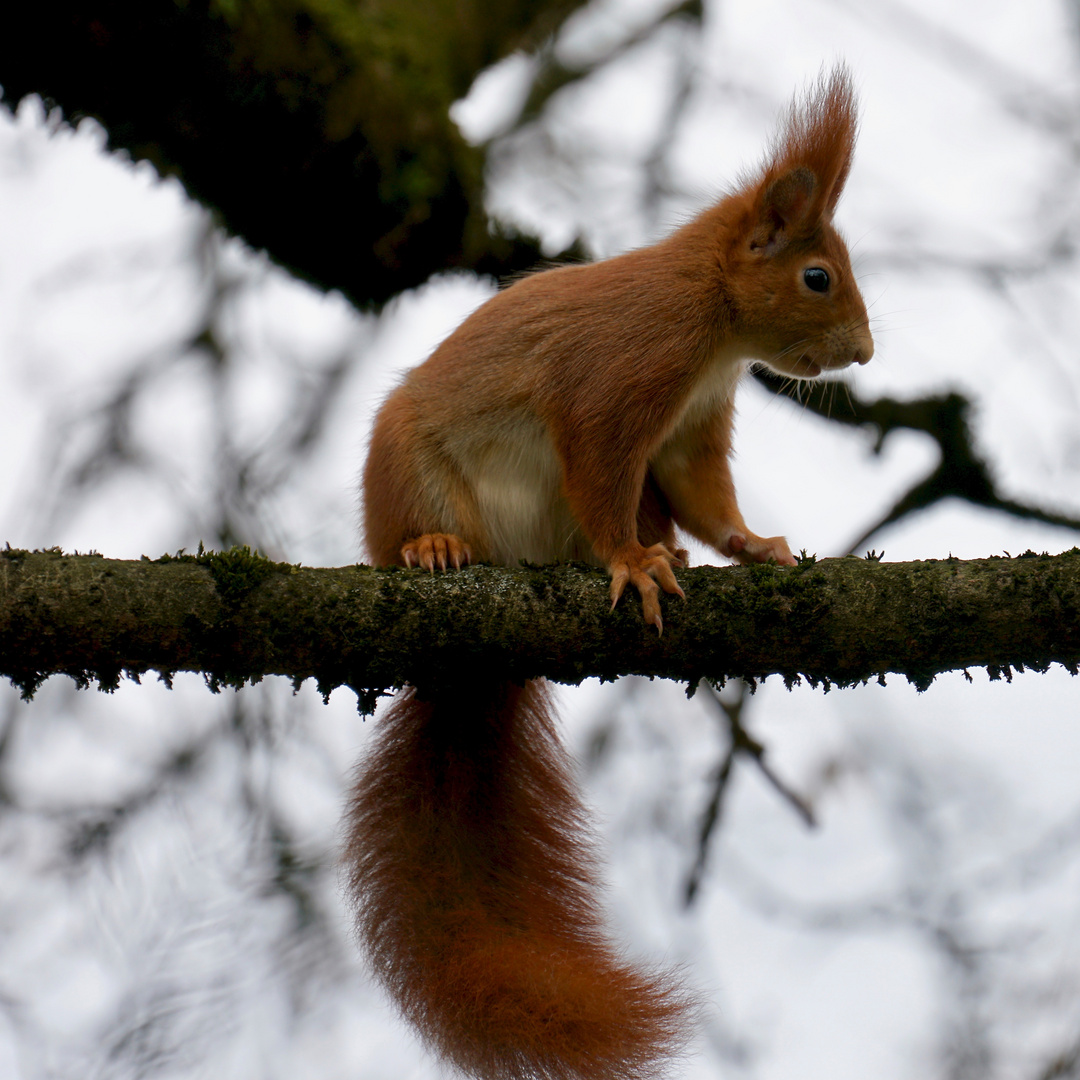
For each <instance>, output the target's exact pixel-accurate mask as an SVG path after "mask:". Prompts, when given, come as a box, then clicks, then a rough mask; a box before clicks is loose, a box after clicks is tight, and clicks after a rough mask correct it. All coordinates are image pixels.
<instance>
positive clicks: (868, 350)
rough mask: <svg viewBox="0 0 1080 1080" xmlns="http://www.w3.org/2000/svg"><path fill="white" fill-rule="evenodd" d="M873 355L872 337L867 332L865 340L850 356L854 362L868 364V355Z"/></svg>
mask: <svg viewBox="0 0 1080 1080" xmlns="http://www.w3.org/2000/svg"><path fill="white" fill-rule="evenodd" d="M873 355H874V339H873V338H872V337H871V336H870V335H869V334H867V335H866V340H865V341H863V342H862V344H861V345H860V346H859V347H858V348H857V349H856V350H855V356H854V357H853V358H852V363H854V364H868V363H869V362H870V357H871V356H873Z"/></svg>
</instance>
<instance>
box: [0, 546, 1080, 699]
mask: <svg viewBox="0 0 1080 1080" xmlns="http://www.w3.org/2000/svg"><path fill="white" fill-rule="evenodd" d="M679 580H680V582H681V583H682V585H683V588H684V589H685V590H686V594H687V595H686V600H685V601H683V600H678V599H676V598H666V599H665V602H664V633H663V636H661V637H658V636H657V634H656V632H655V631H654V630H653V629H652V628H651V627H648V626H646V625H645V623H644V622H643V621H642V619H641V615H640V611H639V609H638V605H637V604H636V603H635V602H634V600H633V598H631V597H629V596H628V597H626V598H625V599H624V600H623V601H622V602H621V603H620V604H619V606H618V608H617V609H616V610H615V611H614V612H612V611H610V610H609V603H608V582H607V575H606V574H604V573H603V572H602V571H600V570H595V569H592V568H588V567H581V566H561V567H522V568H516V569H506V568H500V567H470V568H467V569H464V570H460V571H455V572H449V573H445V574H436V575H434V576H431V575H428V574H425V573H422V572H420V571H405V570H397V569H389V570H375V569H372V568H371V567H366V566H345V567H337V568H328V569H309V568H304V567H299V566H289V565H286V564H280V563H273V562H271V561H269V560H267V559H263V558H262V557H261V556H258V555H253V554H252V553H250V552H248V551H247V550H246V549H234V550H233V551H230V552H225V553H222V554H206V553H200V554H199V555H197V556H180V557H165V558H163V559H159V560H157V561H150V560H149V559H143V560H141V561H138V562H131V561H120V560H113V559H105V558H102V557H101V556H97V555H62V554H60V553H59V552H56V551H47V552H33V553H31V552H25V551H14V550H8V551H6V552H0V674H3V675H5V676H7V677H8V678H9V679H11V680H12V681H13V682H14V683H15V684H16V685H18V686H19V687H21V688H22V690H23V692H24V694H25V695H27V696H29V695H30V694H32V693H33V691H34V690H35V689H36V687H37V686H38V685H39V684H40V683H41V682H42V681H43V680H44V679H45V678H47V677H48V676H49V675H52V674H57V673H63V674H67V675H70V676H71V677H72V678H74V679H75V680H76V681H78V682H79V683H80V684H82V685H88V684H90V683H91V682H97V683H98V684H99V685H100V686H101V687H102V688H104V689H110V688H113V687H115V686H116V685H117V683H118V681H119V679H120V678H121V677H122V676H124V675H128V676H133V677H138V676H140V675H142V674H144V673H145V672H148V671H157V672H159V673H160V674H161V675H162V676H163V677H164V678H165V679H166V680H168V679H169V678H170V677H171V675H172V674H173V673H175V672H177V671H199V672H202V673H203V674H204V675H205V677H206V679H207V682H208V684H209V685H210V686H211V687H212V688H214V689H217V688H220V687H221V686H240V685H243V684H244V683H246V682H254V681H258V680H259V679H261V678H262V677H263V676H265V675H284V676H286V677H288V678H290V679H292V680H294V682H296V683H297V684H299V683H300V682H302V681H303V680H305V679H308V678H314V679H315V680H317V682H318V685H319V687H320V689H321V690H322V691H323V692H324V693H328V692H329V691H330V690H332V689H333V688H335V687H337V686H340V685H349V686H351V687H353V688H354V689H355V690H356V691H357V692H358V694H360V696H361V702H362V704H363V705H364V706H365V707H369V706H370V705H371V703H372V702H373V700H374V697H375V695H377V694H378V693H380V692H383V691H385V690H388V689H389V688H391V687H395V686H399V685H401V684H402V683H403V682H413V683H417V684H419V685H421V686H423V685H425V684H430V683H433V682H437V681H439V680H441V679H445V678H447V677H448V676H450V675H451V674H453V675H454V676H456V677H460V676H461V674H462V673H463V672H464V673H466V674H468V673H469V672H471V671H475V672H476V673H477V674H478V675H480V674H485V675H486V674H490V673H491V672H498V673H500V674H503V675H505V676H506V677H508V678H514V679H523V678H527V677H531V676H538V675H546V676H547V677H548V678H551V679H554V680H557V681H559V682H566V683H577V682H580V681H581V680H582V679H585V678H588V677H590V676H599V677H600V678H603V679H613V678H616V677H618V676H620V675H629V674H638V675H648V676H650V677H652V676H658V677H662V678H670V679H678V680H682V681H685V682H687V683H688V685H691V686H693V685H696V684H697V682H698V680H700V679H701V678H707V679H710V680H713V681H715V682H717V683H719V682H722V681H723V680H724V679H726V678H731V677H735V676H738V677H742V678H744V679H749V680H758V679H761V678H764V677H765V676H768V675H773V674H775V675H779V676H781V677H782V678H783V679H784V680H785V681H786V682H788V683H789V684H790V683H793V682H796V681H799V680H800V679H805V680H808V681H809V682H811V683H813V684H815V685H817V684H823V685H825V686H826V687H829V686H847V685H851V684H854V683H857V682H862V681H865V680H867V679H871V678H879V677H884V675H885V674H886V673H889V672H898V673H901V674H903V675H905V676H906V677H907V678H908V679H909V680H910V681H912V682H914V683H915V684H916V685H918V686H920V687H922V686H926V685H928V684H929V683H930V682H931V681H932V679H933V677H934V676H935V675H936V674H938V673H939V672H943V671H948V670H953V669H966V668H969V667H973V666H984V667H986V668H987V669H988V670H989V671H990V673H991V676H992V677H999V676H1001V675H1005V676H1006V677H1008V676H1010V675H1011V672H1012V671H1013V670H1023V669H1025V668H1034V669H1036V670H1039V671H1043V670H1045V669H1046V668H1047V667H1049V665H1050V664H1053V663H1060V664H1063V665H1065V666H1066V667H1067V668H1068V669H1069V670H1070V671H1072V672H1073V673H1075V672H1076V669H1077V664H1078V662H1080V550H1077V549H1074V550H1073V551H1071V552H1067V553H1066V554H1064V555H1055V556H1048V555H1035V554H1033V553H1029V554H1027V555H1024V556H1021V557H1019V558H991V559H979V560H973V561H960V560H959V559H947V560H938V561H928V562H911V563H882V562H877V561H874V560H872V559H869V560H864V559H856V558H851V557H848V558H845V559H827V560H824V561H821V562H817V561H815V560H813V559H804V560H803V561H802V562H801V563H800V565H799V566H797V567H792V568H784V567H777V566H773V565H768V566H756V567H700V568H697V569H689V570H684V571H681V572H680V573H679Z"/></svg>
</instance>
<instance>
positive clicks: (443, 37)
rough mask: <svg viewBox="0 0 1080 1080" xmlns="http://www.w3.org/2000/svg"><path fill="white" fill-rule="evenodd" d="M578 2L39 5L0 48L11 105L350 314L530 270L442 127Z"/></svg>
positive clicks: (20, 15) (20, 16)
mask: <svg viewBox="0 0 1080 1080" xmlns="http://www.w3.org/2000/svg"><path fill="white" fill-rule="evenodd" d="M581 3H582V0H500V3H498V4H489V3H485V2H483V0H368V2H366V3H363V4H357V3H353V2H350V0H317V2H316V0H184V2H180V0H56V2H54V3H48V4H41V3H17V4H14V5H10V6H9V7H8V8H7V9H6V10H5V19H4V26H3V31H2V32H0V85H2V86H3V94H4V99H5V100H6V101H7V102H8V103H9V104H11V105H14V104H16V103H17V102H19V101H20V100H21V99H22V98H23V97H24V96H25V95H27V94H32V93H37V94H40V95H41V96H42V97H43V98H45V100H46V101H47V102H48V103H50V104H56V105H59V106H60V107H61V108H62V109H63V111H64V114H65V115H66V116H67V117H68V118H69V119H72V120H78V119H79V118H80V117H83V116H91V117H94V118H95V119H97V120H98V121H99V122H100V123H101V124H102V125H103V127H104V128H105V131H106V134H107V136H108V140H109V146H110V147H111V148H113V149H116V150H123V151H126V152H127V153H128V154H130V155H131V156H132V157H133V158H135V159H136V160H146V161H150V162H151V163H152V164H153V165H154V166H155V168H157V169H158V171H159V172H160V173H161V174H162V175H174V176H177V177H179V178H180V180H181V181H182V182H183V183H184V185H185V187H186V188H187V190H188V192H189V194H191V195H192V196H193V197H194V198H197V199H199V200H201V201H202V202H203V203H205V204H206V205H207V206H208V207H210V208H211V209H213V210H214V211H215V212H216V214H217V216H218V218H219V220H220V221H222V222H223V223H224V224H225V225H226V227H227V228H229V229H230V230H231V231H233V232H234V233H236V234H238V235H240V236H242V237H244V238H245V239H246V240H247V241H248V243H250V244H251V245H252V246H253V247H256V248H265V249H266V250H267V251H268V252H269V253H270V255H271V256H272V257H273V258H274V259H276V260H277V261H278V262H279V263H281V264H282V265H283V266H285V267H286V268H288V269H289V270H291V271H292V272H294V273H296V274H298V275H300V276H301V277H303V278H306V279H307V280H309V281H312V282H315V283H316V284H318V285H321V286H322V287H324V288H337V289H340V290H342V292H344V293H345V294H346V295H347V296H349V297H350V298H351V299H352V300H354V301H356V302H357V303H360V304H364V303H367V302H370V301H375V302H381V301H384V300H386V299H388V298H389V297H390V296H392V295H394V294H395V293H397V292H400V291H401V290H403V289H407V288H410V287H412V286H415V285H419V284H421V283H422V282H424V281H425V280H426V279H427V278H428V277H429V276H430V275H431V274H432V273H434V272H435V271H438V270H444V269H447V268H450V267H467V268H469V269H474V270H478V271H480V272H481V273H491V274H495V275H503V274H510V273H514V272H516V271H518V270H521V269H523V268H525V267H528V266H530V265H531V264H532V263H534V262H535V261H536V260H537V259H538V258H539V257H540V252H539V249H538V247H537V246H536V245H535V243H533V242H531V241H528V240H520V239H510V238H507V237H500V236H497V235H493V234H492V233H491V232H489V230H488V222H487V216H486V214H485V212H484V207H483V175H482V173H483V154H482V152H481V151H480V150H478V149H475V148H473V147H470V146H467V145H466V144H465V142H464V140H463V139H462V138H461V136H460V135H459V134H458V131H457V129H456V127H455V126H454V124H453V123H452V122H451V120H450V117H449V114H448V109H449V107H450V105H451V104H452V102H453V101H454V100H455V99H457V98H458V97H460V96H462V95H463V94H464V93H465V92H466V91H467V90H468V88H469V85H470V83H471V82H472V80H473V78H474V77H475V76H476V74H477V73H478V72H479V71H481V70H482V69H483V68H484V67H486V66H487V65H489V64H491V63H493V62H494V61H495V60H497V59H499V58H500V57H502V56H506V55H508V54H509V53H511V52H513V51H514V50H515V49H516V48H521V47H523V46H530V45H535V44H537V43H538V42H539V41H541V40H543V38H544V37H545V35H547V34H549V33H550V32H552V31H553V30H554V29H556V28H557V27H558V25H559V23H560V21H561V20H562V19H563V18H565V16H566V15H567V14H568V13H569V12H571V11H573V10H574V9H575V8H576V7H578V6H580V4H581Z"/></svg>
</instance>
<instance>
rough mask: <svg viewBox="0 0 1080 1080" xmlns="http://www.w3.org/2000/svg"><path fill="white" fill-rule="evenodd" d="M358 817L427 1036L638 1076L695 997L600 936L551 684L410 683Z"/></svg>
mask: <svg viewBox="0 0 1080 1080" xmlns="http://www.w3.org/2000/svg"><path fill="white" fill-rule="evenodd" d="M377 740H378V741H377V745H376V746H375V748H374V751H373V752H372V754H371V756H370V758H368V760H366V761H365V762H364V763H363V764H362V765H361V767H360V770H359V777H358V782H357V785H356V790H355V793H354V796H353V802H352V807H351V810H350V814H349V839H348V848H347V852H346V858H347V864H348V875H349V877H348V883H349V889H350V892H351V895H352V899H353V900H354V902H355V904H356V908H357V912H358V925H359V930H360V935H361V938H362V940H363V943H364V945H365V947H366V949H367V952H368V955H369V957H370V960H371V962H372V964H373V966H374V969H375V972H376V973H377V974H378V976H379V977H380V979H381V980H382V982H383V983H384V985H385V986H386V987H387V989H388V990H389V991H390V993H391V994H392V995H393V997H394V999H395V1001H396V1002H397V1004H398V1006H399V1007H400V1008H401V1011H402V1012H403V1014H404V1015H405V1017H406V1018H407V1019H408V1020H409V1021H410V1022H411V1023H412V1024H414V1025H415V1026H416V1028H417V1029H418V1030H419V1031H420V1032H421V1033H422V1035H423V1036H424V1038H425V1040H426V1041H427V1042H428V1044H429V1045H430V1046H431V1047H432V1048H433V1049H434V1050H435V1051H436V1052H437V1053H439V1054H440V1055H442V1056H443V1057H445V1058H446V1059H448V1060H450V1061H451V1062H453V1063H454V1064H455V1065H457V1066H458V1067H459V1068H461V1069H463V1070H465V1071H466V1072H468V1073H471V1074H473V1075H474V1076H477V1077H481V1078H483V1080H525V1078H530V1080H532V1078H542V1080H644V1078H646V1077H654V1076H656V1075H658V1074H659V1072H660V1071H661V1067H662V1065H663V1062H664V1061H665V1060H666V1059H667V1058H668V1057H669V1056H670V1055H671V1054H673V1053H675V1052H677V1051H678V1050H680V1049H681V1047H682V1045H683V1043H684V1042H685V1038H686V1033H687V1028H688V1027H689V1026H690V1022H691V1016H692V1012H693V1010H694V1007H695V1006H694V1004H693V1002H692V1001H691V999H690V998H689V997H688V996H687V995H686V994H685V993H684V992H682V991H681V990H680V989H679V988H678V986H677V985H676V984H675V982H674V980H673V979H672V978H671V977H670V976H667V975H654V974H649V973H645V972H643V971H640V970H638V969H636V968H634V967H631V966H629V965H628V964H626V963H625V962H624V961H623V960H622V958H621V957H620V956H619V954H618V952H617V950H615V949H614V948H613V947H612V945H611V944H610V943H609V942H608V940H607V938H606V937H605V934H604V930H603V925H602V921H601V917H600V912H599V909H598V906H597V902H596V898H595V897H596V880H595V872H594V862H593V856H592V854H591V852H590V850H589V847H588V844H587V842H586V840H587V833H586V831H585V829H584V827H583V823H582V808H581V804H580V802H579V801H578V797H577V794H576V791H575V787H574V783H573V780H572V777H571V772H570V768H569V763H568V760H567V757H566V754H565V752H564V751H563V749H562V747H561V745H560V744H559V741H558V738H557V737H556V735H555V731H554V727H553V724H552V719H551V711H550V706H549V699H548V691H547V688H546V686H545V684H543V683H542V682H530V683H527V684H526V685H525V686H524V687H519V686H513V685H498V686H490V685H489V686H468V687H465V686H462V687H460V688H459V690H458V692H457V693H454V694H451V693H441V694H440V695H439V697H438V700H437V701H435V702H432V701H422V700H420V699H419V698H418V697H417V695H416V692H415V691H414V690H412V689H411V688H407V689H406V690H404V691H403V692H402V693H401V694H400V695H399V696H398V698H397V699H396V700H395V701H394V703H393V704H392V706H391V707H390V709H389V710H388V712H387V714H386V716H385V718H384V719H383V720H382V725H381V730H380V731H379V733H378V736H377Z"/></svg>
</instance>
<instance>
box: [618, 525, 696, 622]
mask: <svg viewBox="0 0 1080 1080" xmlns="http://www.w3.org/2000/svg"><path fill="white" fill-rule="evenodd" d="M635 548H636V550H635V549H630V550H624V551H622V552H620V553H619V554H618V555H616V556H615V558H614V559H612V561H611V563H610V565H609V569H610V571H611V606H612V608H613V609H614V607H615V605H616V604H617V603H618V602H619V597H621V596H622V594H623V590H624V589H625V588H626V585H627V582H629V583H631V584H632V585H633V586H634V588H635V589H637V591H638V594H639V595H640V596H641V613H642V615H643V616H644V618H645V621H646V622H647V623H651V624H652V625H653V626H655V627H656V629H657V632H658V633H659V634H663V632H664V620H663V618H662V617H661V615H660V589H663V590H664V592H667V593H671V594H673V595H674V596H679V597H682V598H683V599H686V594H685V593H684V592H683V591H682V589H681V588H680V587H679V583H678V582H677V581H676V580H675V574H674V571H673V570H672V567H676V566H682V565H683V560H682V559H681V558H679V556H678V555H672V553H671V552H670V551H668V549H667V548H666V547H664V545H663V544H653V546H652V547H649V548H644V547H641V546H640V545H635ZM680 554H681V553H680Z"/></svg>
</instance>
